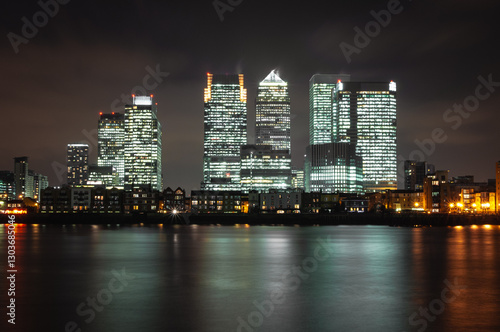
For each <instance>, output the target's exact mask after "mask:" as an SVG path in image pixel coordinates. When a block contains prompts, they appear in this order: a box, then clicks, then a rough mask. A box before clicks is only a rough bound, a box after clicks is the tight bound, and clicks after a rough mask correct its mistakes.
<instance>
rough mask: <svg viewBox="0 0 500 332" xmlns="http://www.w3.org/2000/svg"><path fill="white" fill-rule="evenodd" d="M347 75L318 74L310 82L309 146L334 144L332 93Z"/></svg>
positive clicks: (347, 77) (348, 77)
mask: <svg viewBox="0 0 500 332" xmlns="http://www.w3.org/2000/svg"><path fill="white" fill-rule="evenodd" d="M350 78H351V75H347V74H316V75H313V76H312V77H311V79H310V80H309V144H311V145H312V144H323V143H331V142H332V91H333V89H335V88H336V84H337V82H338V81H339V80H342V81H345V82H348V81H349V80H350Z"/></svg>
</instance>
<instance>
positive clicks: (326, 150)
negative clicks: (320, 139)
mask: <svg viewBox="0 0 500 332" xmlns="http://www.w3.org/2000/svg"><path fill="white" fill-rule="evenodd" d="M305 174H306V178H305V187H306V191H307V192H319V191H322V192H325V193H333V192H339V193H356V194H359V193H362V192H363V162H362V158H361V157H360V156H359V155H358V154H356V148H355V145H354V144H351V143H325V144H314V145H309V146H308V147H307V149H306V162H305Z"/></svg>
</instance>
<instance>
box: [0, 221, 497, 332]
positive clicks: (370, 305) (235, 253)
mask: <svg viewBox="0 0 500 332" xmlns="http://www.w3.org/2000/svg"><path fill="white" fill-rule="evenodd" d="M5 233H6V227H5V225H0V234H1V236H2V241H1V242H0V250H1V253H2V254H1V255H0V256H1V257H0V259H2V261H3V262H5V261H6V260H7V257H6V256H7V255H6V252H7V244H6V241H5V240H4V239H5V238H6V234H5ZM16 236H17V240H16V263H17V268H18V274H17V279H16V288H17V289H16V303H17V310H18V311H17V318H18V321H17V324H16V329H17V330H19V331H32V330H39V329H42V330H47V331H48V330H50V331H64V326H65V324H66V322H68V321H74V322H75V323H77V324H78V325H79V327H80V328H82V330H83V331H164V330H169V331H170V330H172V331H235V330H237V328H238V326H239V325H240V326H241V324H240V323H241V321H244V322H246V324H249V325H247V326H248V327H250V328H251V329H252V330H255V331H257V330H261V331H417V330H418V329H419V328H421V327H423V325H422V324H423V323H422V320H420V321H419V322H420V324H413V325H410V321H409V318H410V317H411V316H412V314H414V313H416V312H417V313H418V312H419V310H420V308H424V309H425V308H429V305H430V303H433V301H434V303H436V302H435V300H436V299H440V298H441V294H442V292H443V289H445V288H446V287H447V286H446V283H445V281H446V280H447V281H449V282H455V280H458V283H459V284H461V285H465V286H466V287H467V288H466V289H465V290H462V291H461V293H460V295H459V296H457V297H456V299H455V300H454V301H452V302H450V303H447V304H446V305H445V307H444V310H443V311H442V313H440V314H439V315H434V316H433V319H432V321H430V320H427V321H426V324H427V327H426V329H425V330H426V331H493V330H500V317H499V315H498V312H499V311H500V286H499V282H498V281H499V280H500V259H499V249H500V227H498V226H477V227H453V228H451V227H450V228H391V227H382V226H341V227H339V226H337V227H336V226H331V227H261V226H259V227H245V226H244V225H240V226H239V227H220V226H212V227H211V226H183V227H179V226H177V227H167V226H164V225H147V224H146V225H144V224H143V225H139V224H138V225H133V226H127V225H121V226H117V225H102V226H101V225H99V226H96V225H94V226H85V225H72V224H68V225H66V226H51V225H36V226H35V225H31V226H30V225H23V226H19V227H18V228H17V234H16ZM328 237H329V240H328ZM318 239H323V241H324V242H323V243H328V244H329V245H330V248H331V252H330V253H328V252H327V251H325V249H322V250H321V249H318V248H319V246H320V242H318ZM318 252H319V253H320V254H321V255H327V256H328V257H326V258H325V260H323V261H319V260H318V259H316V258H314V257H319V256H315V253H316V254H318ZM313 263H314V264H313ZM308 264H309V265H308ZM311 264H313V265H311ZM122 268H125V270H126V271H127V273H129V274H131V275H133V276H135V278H134V279H132V280H130V281H129V283H128V285H127V286H126V287H124V289H123V291H122V292H120V293H116V294H113V299H112V300H111V302H110V303H109V304H108V305H105V306H104V307H103V309H102V311H101V312H96V316H95V319H93V321H92V322H90V323H86V322H85V319H86V318H88V316H84V317H82V316H79V315H78V314H77V313H76V308H77V306H78V305H79V304H80V303H82V302H83V301H86V299H87V297H95V296H96V295H97V294H98V293H99V291H101V290H103V289H106V288H107V287H108V284H109V282H110V280H111V279H113V278H114V276H113V274H112V270H115V271H121V270H122ZM297 269H298V270H297ZM306 269H309V270H310V272H309V273H307V272H306ZM297 271H298V272H297ZM284 275H287V276H288V277H287V279H284V277H283V276H284ZM293 276H294V277H295V279H292V277H293ZM285 280H286V281H285ZM293 281H294V282H293ZM292 286H293V287H292ZM1 287H2V289H1V293H2V294H6V291H7V288H6V284H5V283H2V286H1ZM292 288H293V289H292ZM278 290H281V291H282V296H281V297H280V299H281V301H279V303H274V304H272V308H271V307H270V305H269V304H270V303H272V302H270V299H272V298H274V297H273V295H271V294H273V291H278ZM3 298H6V297H5V295H3ZM2 303H3V302H2ZM259 305H262V308H263V309H262V310H263V311H264V313H265V314H261V313H260V312H259V311H258V309H257V306H259ZM266 314H269V315H268V316H266ZM416 317H417V318H420V319H422V316H421V315H418V314H417V316H416ZM238 319H239V320H238ZM252 319H254V320H253V321H252ZM256 319H257V320H256ZM259 319H260V320H259ZM416 321H417V320H416V319H415V320H414V321H413V322H416ZM5 323H6V322H5V319H3V320H2V323H1V324H2V327H3V326H4V325H3V324H5ZM250 323H254V325H255V326H257V325H258V326H257V327H258V328H254V327H253V326H251V325H250ZM4 330H6V329H4V328H2V331H4ZM240 330H241V331H247V330H248V331H249V330H250V329H248V328H244V327H242V328H241V329H240Z"/></svg>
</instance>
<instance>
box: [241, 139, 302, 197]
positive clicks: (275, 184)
mask: <svg viewBox="0 0 500 332" xmlns="http://www.w3.org/2000/svg"><path fill="white" fill-rule="evenodd" d="M291 162H292V161H291V159H290V154H289V153H288V150H273V149H272V146H271V145H243V146H242V147H241V190H242V191H243V192H245V193H248V192H249V191H252V190H256V191H258V192H267V191H269V189H279V190H284V189H288V188H290V187H291V182H292V179H291V177H292V174H291V171H290V169H291Z"/></svg>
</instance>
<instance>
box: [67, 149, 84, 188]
mask: <svg viewBox="0 0 500 332" xmlns="http://www.w3.org/2000/svg"><path fill="white" fill-rule="evenodd" d="M67 152H68V158H67V163H68V185H70V186H73V185H84V184H87V180H88V177H89V145H88V144H68V149H67Z"/></svg>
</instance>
